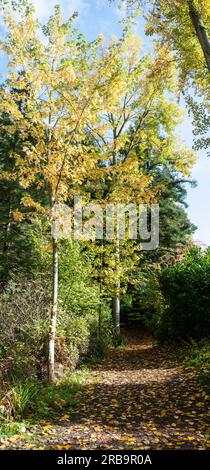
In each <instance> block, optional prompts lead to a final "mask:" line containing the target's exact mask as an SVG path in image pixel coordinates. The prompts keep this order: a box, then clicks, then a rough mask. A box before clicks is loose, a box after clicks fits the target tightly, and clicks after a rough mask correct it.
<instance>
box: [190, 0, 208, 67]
mask: <svg viewBox="0 0 210 470" xmlns="http://www.w3.org/2000/svg"><path fill="white" fill-rule="evenodd" d="M188 3H189V14H190V18H191V21H192V24H193V27H194V29H195V32H196V36H197V38H198V40H199V43H200V45H201V48H202V51H203V54H204V57H205V60H206V65H207V67H208V70H209V72H210V39H209V37H208V32H207V29H206V28H205V26H204V23H203V21H202V18H201V14H200V12H199V11H198V10H197V8H196V6H195V5H194V2H193V0H188Z"/></svg>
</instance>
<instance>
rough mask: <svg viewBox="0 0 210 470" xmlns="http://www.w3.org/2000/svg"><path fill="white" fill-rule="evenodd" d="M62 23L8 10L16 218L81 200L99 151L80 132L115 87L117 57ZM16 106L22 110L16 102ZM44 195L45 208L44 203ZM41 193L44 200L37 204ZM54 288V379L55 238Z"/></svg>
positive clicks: (6, 103) (4, 93) (4, 94)
mask: <svg viewBox="0 0 210 470" xmlns="http://www.w3.org/2000/svg"><path fill="white" fill-rule="evenodd" d="M74 16H75V15H73V17H72V18H70V20H69V21H67V22H66V23H64V22H63V20H62V15H61V10H60V7H59V6H56V7H55V13H54V15H53V16H52V17H51V18H50V19H49V21H48V23H47V25H46V26H44V27H43V28H42V33H43V34H44V39H42V38H43V36H42V35H41V34H40V29H39V24H38V22H37V20H36V18H35V16H34V12H33V9H32V8H30V7H28V6H27V8H23V10H21V12H20V13H19V15H17V18H16V19H15V17H14V16H13V14H12V12H11V10H10V8H8V9H6V10H5V15H4V20H5V25H6V29H7V37H6V39H5V40H4V41H2V43H1V48H2V49H3V50H4V51H5V52H6V54H7V55H8V59H9V63H8V78H7V84H6V88H5V89H2V90H1V97H0V99H1V109H2V112H4V113H6V114H7V115H8V116H9V119H10V120H11V125H10V133H11V134H12V133H13V134H15V133H16V132H18V135H19V136H20V138H21V139H22V141H23V144H24V145H23V152H19V151H18V149H17V148H16V149H14V150H13V152H12V157H13V159H14V161H15V165H14V167H15V168H13V171H10V172H9V171H7V172H4V173H3V175H2V178H3V179H5V180H6V179H7V180H8V179H11V180H14V181H18V184H19V185H20V187H21V188H22V189H23V193H24V194H22V197H21V204H22V208H23V210H16V211H14V213H13V216H15V217H16V219H18V217H19V218H20V219H22V218H23V212H24V210H25V208H27V215H29V214H30V216H31V217H34V216H36V215H37V214H40V213H41V214H42V213H44V214H46V215H48V217H49V218H51V221H52V222H53V215H52V209H53V207H54V206H55V205H57V204H60V203H64V202H66V201H69V200H71V199H72V197H73V196H74V194H78V191H79V188H80V187H81V183H82V181H83V179H84V178H85V177H86V176H87V174H88V173H89V172H90V171H91V170H92V168H93V167H94V165H95V162H96V161H97V160H98V154H97V153H96V149H95V148H94V146H92V145H88V144H87V142H85V129H86V128H87V126H88V125H89V126H90V125H91V126H92V128H94V132H95V131H96V129H97V123H98V115H100V113H102V112H103V95H104V94H106V96H109V94H110V93H111V89H112V74H110V69H111V67H112V62H113V61H114V55H113V54H110V52H109V51H108V52H107V53H106V51H105V52H103V54H102V53H101V41H102V39H101V38H99V39H97V40H96V41H94V42H92V43H91V44H88V43H87V42H86V40H85V38H84V36H83V35H81V34H78V33H77V31H75V29H74V27H73V23H74ZM20 102H21V107H20V106H18V103H20ZM43 194H44V195H45V197H44V203H43ZM40 195H42V197H41V198H40ZM51 241H52V253H53V288H52V308H51V321H50V334H49V358H48V368H49V380H50V381H51V382H52V381H54V380H55V336H56V322H57V313H58V240H57V237H56V234H55V233H54V232H52V240H51Z"/></svg>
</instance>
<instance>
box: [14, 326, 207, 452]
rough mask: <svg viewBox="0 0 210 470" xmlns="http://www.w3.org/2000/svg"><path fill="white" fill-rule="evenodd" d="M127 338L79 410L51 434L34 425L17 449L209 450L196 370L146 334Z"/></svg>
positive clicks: (94, 377) (81, 397) (95, 377)
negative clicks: (172, 358)
mask: <svg viewBox="0 0 210 470" xmlns="http://www.w3.org/2000/svg"><path fill="white" fill-rule="evenodd" d="M126 336H127V338H128V344H127V345H126V346H124V347H122V348H118V349H111V350H110V351H109V354H108V356H107V357H106V358H105V359H104V360H103V362H102V363H101V364H100V365H99V366H97V368H96V369H95V370H93V372H92V373H91V377H90V378H89V380H88V382H87V384H86V386H85V387H84V390H82V391H81V393H79V394H78V398H77V400H78V406H77V407H76V409H75V411H74V412H73V413H71V415H70V416H69V417H68V416H67V417H64V421H62V418H61V419H60V420H58V421H56V422H53V423H51V425H50V426H49V429H47V426H42V425H36V426H34V428H33V429H32V430H31V436H30V438H29V440H28V441H27V443H26V441H24V442H23V441H19V443H18V442H17V441H16V444H15V448H19V449H20V448H36V449H37V448H45V449H46V448H51V449H52V448H54V449H112V450H114V449H127V450H128V449H135V450H138V449H141V450H142V449H206V448H207V447H208V442H207V422H208V418H207V410H208V397H207V395H206V392H205V390H204V389H203V388H202V386H201V385H200V383H199V381H198V377H197V375H196V372H195V371H194V369H192V368H187V367H184V366H183V365H179V364H176V363H174V362H171V361H170V360H169V359H168V357H167V353H166V352H161V351H160V350H159V348H158V347H157V345H156V344H155V342H154V340H153V338H151V337H150V336H148V335H147V334H145V333H142V332H136V331H134V330H127V331H126ZM11 448H14V444H13V445H11Z"/></svg>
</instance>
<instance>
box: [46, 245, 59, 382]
mask: <svg viewBox="0 0 210 470" xmlns="http://www.w3.org/2000/svg"><path fill="white" fill-rule="evenodd" d="M52 247H53V292H52V309H51V322H50V334H49V356H48V378H49V382H51V383H52V382H55V336H56V323H57V311H58V244H57V240H56V239H55V238H52Z"/></svg>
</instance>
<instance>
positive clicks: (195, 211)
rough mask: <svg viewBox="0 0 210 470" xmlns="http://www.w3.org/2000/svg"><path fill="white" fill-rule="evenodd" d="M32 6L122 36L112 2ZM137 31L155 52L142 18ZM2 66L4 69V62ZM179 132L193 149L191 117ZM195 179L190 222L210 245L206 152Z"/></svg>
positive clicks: (90, 33)
mask: <svg viewBox="0 0 210 470" xmlns="http://www.w3.org/2000/svg"><path fill="white" fill-rule="evenodd" d="M32 3H33V4H34V5H35V7H36V11H37V16H38V17H39V19H40V20H41V21H45V20H46V19H47V18H48V16H49V15H50V14H51V13H52V11H53V6H54V5H55V4H56V3H60V4H61V6H62V9H63V13H64V16H65V17H66V18H68V17H69V16H70V15H71V14H72V13H73V12H74V11H75V10H76V11H78V13H79V18H78V19H77V26H78V28H79V30H80V31H81V32H83V33H85V34H86V35H87V37H88V39H89V40H91V39H94V38H95V37H96V36H97V35H98V34H99V33H104V34H105V36H107V37H109V36H110V35H112V34H115V35H118V34H120V31H121V26H120V24H119V21H120V20H121V19H122V17H123V14H124V13H123V11H120V10H119V9H118V8H117V6H116V5H114V4H112V5H111V6H110V5H109V3H108V0H61V1H60V2H59V0H57V1H56V0H32ZM135 29H136V32H138V33H139V34H140V35H141V36H142V38H143V44H144V48H145V49H146V50H149V49H151V43H150V41H149V40H148V38H146V37H145V36H144V22H143V19H142V18H141V17H140V19H139V21H138V25H137V26H136V27H135ZM1 64H2V65H1V69H2V70H3V69H4V63H3V62H2V63H1ZM0 76H2V73H0ZM1 78H2V77H1ZM178 131H179V134H180V136H181V138H183V139H184V140H185V141H186V142H187V144H188V146H189V147H192V144H193V134H192V124H191V120H190V118H189V117H187V115H186V118H185V120H184V122H183V124H182V125H181V126H180V128H179V130H178ZM192 177H193V179H195V180H196V181H197V188H194V189H190V188H189V189H188V197H187V202H188V204H189V208H188V214H189V217H190V220H191V221H192V222H193V223H194V224H195V225H197V227H198V230H197V232H196V233H195V236H194V239H195V240H200V241H202V242H204V243H206V244H208V245H210V158H207V157H206V155H205V152H204V151H202V152H200V153H199V155H198V161H197V163H196V165H195V166H194V168H193V172H192Z"/></svg>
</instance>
